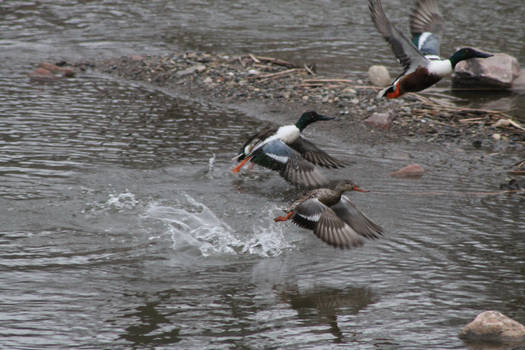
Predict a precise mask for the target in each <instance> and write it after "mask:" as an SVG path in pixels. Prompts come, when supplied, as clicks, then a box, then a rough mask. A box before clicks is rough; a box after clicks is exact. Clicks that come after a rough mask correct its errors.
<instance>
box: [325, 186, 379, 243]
mask: <svg viewBox="0 0 525 350" xmlns="http://www.w3.org/2000/svg"><path fill="white" fill-rule="evenodd" d="M331 208H332V210H333V211H334V212H335V213H336V214H337V216H338V217H340V218H341V220H343V221H344V222H345V223H347V224H348V225H349V226H351V227H352V228H353V229H354V231H355V232H356V233H357V234H359V235H360V236H363V237H366V238H369V239H377V238H379V237H380V236H382V235H383V229H382V228H381V226H379V225H377V224H376V223H374V222H373V221H372V220H370V219H369V218H368V217H367V216H366V215H365V214H363V213H362V212H361V211H360V210H359V209H357V207H356V206H355V205H354V203H352V202H351V201H350V200H349V199H348V197H346V196H341V200H340V201H339V202H338V203H337V204H335V205H333V206H332V207H331Z"/></svg>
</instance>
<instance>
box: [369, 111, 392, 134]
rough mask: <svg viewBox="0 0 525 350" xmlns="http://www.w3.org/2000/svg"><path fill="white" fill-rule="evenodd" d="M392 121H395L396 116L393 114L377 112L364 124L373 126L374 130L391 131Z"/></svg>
mask: <svg viewBox="0 0 525 350" xmlns="http://www.w3.org/2000/svg"><path fill="white" fill-rule="evenodd" d="M392 120H394V114H393V113H389V112H386V113H379V112H375V113H373V114H372V115H371V116H370V117H368V118H366V119H365V120H364V123H365V124H366V125H368V126H372V127H374V128H378V129H383V130H387V129H390V126H391V124H392Z"/></svg>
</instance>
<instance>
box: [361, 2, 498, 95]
mask: <svg viewBox="0 0 525 350" xmlns="http://www.w3.org/2000/svg"><path fill="white" fill-rule="evenodd" d="M368 8H369V9H370V15H371V17H372V21H373V22H374V24H375V26H376V28H377V30H378V31H379V33H381V35H382V36H383V38H384V39H385V40H386V41H387V42H388V43H389V44H390V46H391V48H392V51H393V52H394V55H395V56H396V57H397V59H398V61H399V63H401V65H402V66H403V68H404V71H403V73H401V75H399V77H397V78H396V79H395V80H394V82H393V83H392V85H391V86H388V87H387V88H385V89H383V90H381V91H380V92H379V94H378V95H377V96H378V97H387V98H397V97H399V96H402V95H403V94H405V93H407V92H416V91H421V90H424V89H426V88H428V87H430V86H432V85H434V84H435V83H437V82H438V81H440V80H441V79H442V78H444V77H446V76H448V75H450V74H452V72H453V71H454V67H455V66H456V64H457V63H458V62H460V61H463V60H467V59H470V58H475V57H479V58H487V57H491V56H492V55H491V54H488V53H485V52H481V51H478V50H475V49H473V48H470V47H465V48H462V49H459V50H458V51H456V52H455V53H454V54H453V55H452V56H450V58H447V59H441V57H440V56H439V51H440V42H441V30H442V25H441V12H440V11H439V7H438V4H437V0H417V3H416V8H415V9H414V10H413V11H412V13H411V15H410V34H411V35H412V42H410V41H409V40H408V39H407V38H406V37H405V36H404V35H403V33H401V32H400V31H399V30H397V29H396V28H395V27H394V26H393V25H392V24H391V23H390V21H389V20H388V18H387V17H386V15H385V12H384V11H383V7H382V6H381V0H369V1H368Z"/></svg>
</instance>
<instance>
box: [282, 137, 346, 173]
mask: <svg viewBox="0 0 525 350" xmlns="http://www.w3.org/2000/svg"><path fill="white" fill-rule="evenodd" d="M290 147H292V148H293V149H294V150H296V151H297V152H299V153H300V154H301V155H302V156H303V158H304V159H306V160H307V161H309V162H311V163H313V164H315V165H319V166H322V167H325V168H343V167H344V166H345V164H344V163H343V162H341V161H340V160H337V159H335V158H334V157H332V156H330V155H328V153H326V152H325V151H323V150H321V149H320V148H319V147H317V146H316V145H315V144H313V143H312V142H310V141H308V140H307V139H305V138H304V137H302V136H300V137H299V138H298V139H297V141H295V142H294V143H291V144H290Z"/></svg>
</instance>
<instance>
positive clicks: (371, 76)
mask: <svg viewBox="0 0 525 350" xmlns="http://www.w3.org/2000/svg"><path fill="white" fill-rule="evenodd" d="M368 80H369V81H370V83H371V84H372V85H374V86H379V87H385V86H388V85H390V83H392V78H391V77H390V73H388V69H386V67H385V66H380V65H375V66H371V67H370V68H368Z"/></svg>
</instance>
